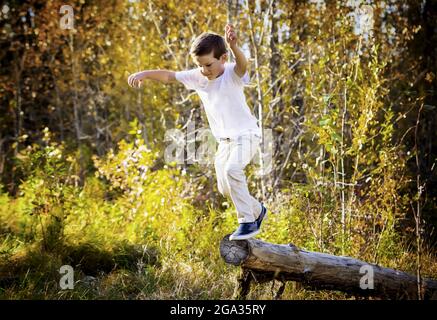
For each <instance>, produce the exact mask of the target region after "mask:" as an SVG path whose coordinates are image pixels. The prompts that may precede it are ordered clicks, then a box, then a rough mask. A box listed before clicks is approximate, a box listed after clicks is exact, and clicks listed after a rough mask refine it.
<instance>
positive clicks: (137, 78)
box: [127, 72, 143, 88]
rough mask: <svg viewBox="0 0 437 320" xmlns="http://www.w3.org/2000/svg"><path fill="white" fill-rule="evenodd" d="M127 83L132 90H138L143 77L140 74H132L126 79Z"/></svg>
mask: <svg viewBox="0 0 437 320" xmlns="http://www.w3.org/2000/svg"><path fill="white" fill-rule="evenodd" d="M127 83H128V84H129V85H130V86H131V87H132V88H140V87H141V84H142V83H143V77H142V74H141V72H137V73H133V74H131V75H130V76H129V78H127Z"/></svg>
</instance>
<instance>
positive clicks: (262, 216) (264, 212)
mask: <svg viewBox="0 0 437 320" xmlns="http://www.w3.org/2000/svg"><path fill="white" fill-rule="evenodd" d="M261 206H262V209H261V213H260V215H259V217H258V218H257V219H256V220H255V222H256V223H257V224H258V229H259V228H261V223H262V222H263V220H264V219H266V220H267V208H266V207H264V204H263V203H261Z"/></svg>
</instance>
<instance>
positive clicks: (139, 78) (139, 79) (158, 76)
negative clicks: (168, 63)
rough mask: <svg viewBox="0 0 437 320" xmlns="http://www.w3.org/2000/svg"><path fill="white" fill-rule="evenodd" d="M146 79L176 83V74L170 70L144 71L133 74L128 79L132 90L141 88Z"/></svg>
mask: <svg viewBox="0 0 437 320" xmlns="http://www.w3.org/2000/svg"><path fill="white" fill-rule="evenodd" d="M144 79H149V80H157V81H161V82H163V83H171V82H176V77H175V72H174V71H168V70H144V71H140V72H136V73H133V74H131V75H130V76H129V78H128V79H127V82H128V84H129V85H130V86H131V87H132V88H139V87H141V84H142V83H143V80H144Z"/></svg>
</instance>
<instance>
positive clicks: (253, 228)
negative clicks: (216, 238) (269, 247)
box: [229, 221, 259, 240]
mask: <svg viewBox="0 0 437 320" xmlns="http://www.w3.org/2000/svg"><path fill="white" fill-rule="evenodd" d="M258 233H259V228H258V223H257V222H256V221H254V222H246V223H240V226H239V227H238V229H237V230H235V232H234V233H233V234H231V236H230V237H229V240H245V239H249V238H252V237H253V236H255V235H257V234H258Z"/></svg>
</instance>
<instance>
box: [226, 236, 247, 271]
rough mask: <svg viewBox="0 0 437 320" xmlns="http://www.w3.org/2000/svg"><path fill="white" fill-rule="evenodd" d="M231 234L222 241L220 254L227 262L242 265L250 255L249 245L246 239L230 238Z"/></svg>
mask: <svg viewBox="0 0 437 320" xmlns="http://www.w3.org/2000/svg"><path fill="white" fill-rule="evenodd" d="M229 236H230V234H228V235H226V236H225V237H224V238H223V239H222V241H220V255H221V257H222V258H223V260H225V261H226V263H229V264H232V265H234V266H239V265H241V264H242V263H243V262H244V261H245V260H246V259H247V257H248V256H249V245H248V243H247V241H246V240H232V241H231V240H229Z"/></svg>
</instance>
